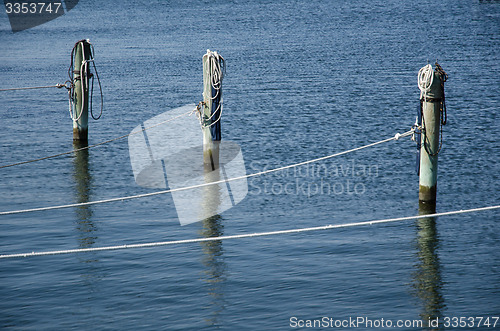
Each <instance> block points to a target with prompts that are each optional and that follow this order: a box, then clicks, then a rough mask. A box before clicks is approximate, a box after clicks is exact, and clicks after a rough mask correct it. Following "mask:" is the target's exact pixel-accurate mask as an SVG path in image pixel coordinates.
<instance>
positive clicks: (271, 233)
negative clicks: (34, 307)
mask: <svg viewBox="0 0 500 331" xmlns="http://www.w3.org/2000/svg"><path fill="white" fill-rule="evenodd" d="M498 208H500V205H497V206H489V207H480V208H473V209H466V210H455V211H448V212H443V213H434V214H427V215H418V216H407V217H398V218H388V219H382V220H372V221H362V222H354V223H345V224H330V225H323V226H316V227H309V228H296V229H290V230H278V231H269V232H257V233H245V234H237V235H232V236H219V237H208V238H194V239H183V240H171V241H160V242H152V243H143V244H130V245H117V246H105V247H90V248H77V249H68V250H59V251H46V252H31V253H18V254H5V255H0V259H8V258H19V257H32V256H47V255H61V254H73V253H86V252H100V251H113V250H119V249H130V248H147V247H158V246H167V245H181V244H190V243H200V242H207V241H219V240H228V239H244V238H254V237H264V236H274V235H280V234H291V233H301V232H310V231H320V230H330V229H340V228H349V227H356V226H365V225H374V224H382V223H391V222H401V221H407V220H417V219H422V218H430V217H441V216H450V215H458V214H465V213H472V212H480V211H486V210H494V209H498Z"/></svg>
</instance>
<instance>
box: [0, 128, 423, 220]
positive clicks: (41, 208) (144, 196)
mask: <svg viewBox="0 0 500 331" xmlns="http://www.w3.org/2000/svg"><path fill="white" fill-rule="evenodd" d="M413 132H414V129H411V130H410V131H407V132H405V133H402V134H399V133H397V134H396V135H394V136H393V137H391V138H387V139H383V140H380V141H377V142H374V143H371V144H367V145H364V146H360V147H356V148H352V149H348V150H345V151H342V152H338V153H334V154H330V155H326V156H322V157H319V158H316V159H311V160H307V161H303V162H299V163H294V164H290V165H287V166H283V167H278V168H274V169H269V170H264V171H260V172H255V173H252V174H248V175H244V176H239V177H232V178H228V179H223V180H219V181H214V182H209V183H203V184H198V185H193V186H185V187H179V188H175V189H168V190H163V191H156V192H151V193H144V194H137V195H130V196H125V197H118V198H110V199H103V200H97V201H89V202H82V203H72V204H67V205H58V206H49V207H39V208H30V209H21V210H11V211H4V212H0V216H2V215H12V214H21V213H28V212H35V211H47V210H56V209H63V208H72V207H80V206H90V205H97V204H102V203H109V202H116V201H125V200H131V199H139V198H146V197H152V196H156V195H160V194H166V193H171V192H178V191H185V190H191V189H195V188H200V187H205V186H211V185H217V184H221V183H228V182H231V181H235V180H241V179H246V178H251V177H256V176H261V175H264V174H268V173H273V172H278V171H282V170H286V169H290V168H295V167H299V166H303V165H306V164H310V163H315V162H319V161H324V160H328V159H331V158H333V157H337V156H341V155H345V154H348V153H352V152H356V151H359V150H362V149H365V148H369V147H373V146H377V145H380V144H383V143H387V142H389V141H392V140H399V139H400V138H404V137H408V136H411V135H412V134H413Z"/></svg>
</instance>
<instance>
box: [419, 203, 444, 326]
mask: <svg viewBox="0 0 500 331" xmlns="http://www.w3.org/2000/svg"><path fill="white" fill-rule="evenodd" d="M435 212H436V206H435V205H434V204H424V203H420V205H419V214H420V215H425V214H433V213H435ZM417 229H418V233H417V248H418V251H417V256H418V262H417V264H416V270H415V273H414V277H413V287H414V288H415V290H416V293H415V294H416V296H417V297H418V298H419V299H420V300H421V301H422V304H423V309H422V312H421V313H420V317H421V319H422V321H424V323H427V322H428V321H433V320H435V319H436V318H438V317H439V318H440V319H441V317H442V310H443V309H444V307H445V304H444V299H443V297H442V295H441V289H442V281H441V271H440V265H439V257H438V254H437V249H438V247H439V241H438V235H437V231H436V218H435V217H429V218H422V219H419V220H418V221H417ZM432 327H436V328H431V327H429V329H432V330H439V329H440V328H439V327H438V326H437V325H432Z"/></svg>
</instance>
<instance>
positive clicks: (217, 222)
mask: <svg viewBox="0 0 500 331" xmlns="http://www.w3.org/2000/svg"><path fill="white" fill-rule="evenodd" d="M219 171H220V168H219V166H218V157H217V158H214V163H213V166H212V164H211V165H208V166H205V182H213V181H218V180H220V177H221V176H220V173H219ZM220 199H221V193H220V188H219V185H209V186H206V187H205V188H204V190H203V203H202V211H201V213H202V214H203V215H213V213H214V212H215V211H216V210H217V208H218V207H219V204H220ZM202 224H203V228H202V229H201V231H200V234H201V235H202V236H203V237H205V238H209V237H218V236H222V235H223V234H224V226H223V225H222V217H221V216H220V215H218V214H216V215H214V216H211V217H208V218H204V219H203V221H202ZM200 244H201V246H202V249H203V253H204V255H203V259H202V262H203V265H204V266H205V267H206V270H205V271H204V273H203V280H204V281H205V282H206V283H207V284H208V286H209V287H208V288H209V292H208V294H209V296H210V297H211V303H210V310H211V311H212V315H211V317H210V318H207V319H206V322H207V324H209V325H218V321H217V318H218V315H219V314H220V313H221V312H222V310H223V309H224V286H225V280H226V276H225V271H226V263H225V262H224V256H223V253H224V249H223V247H222V241H220V240H216V241H208V242H202V243H200Z"/></svg>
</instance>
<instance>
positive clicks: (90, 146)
mask: <svg viewBox="0 0 500 331" xmlns="http://www.w3.org/2000/svg"><path fill="white" fill-rule="evenodd" d="M195 111H196V108H194V109H193V110H189V111H187V112H185V113H183V114H180V115H177V116H175V117H172V118H169V119H168V120H165V121H161V122H159V123H156V124H154V125H151V126H148V127H147V128H143V129H142V130H139V131H135V132H131V133H127V134H124V135H123V136H119V137H116V138H112V139H109V140H105V141H101V142H100V143H96V144H93V145H89V146H85V147H81V148H77V149H73V150H71V151H67V152H62V153H58V154H53V155H48V156H44V157H41V158H38V159H32V160H27V161H20V162H16V163H11V164H5V165H0V169H2V168H8V167H13V166H18V165H21V164H26V163H32V162H37V161H42V160H46V159H51V158H54V157H58V156H63V155H68V154H73V153H76V152H79V151H82V150H85V149H90V148H93V147H97V146H101V145H104V144H108V143H110V142H113V141H116V140H120V139H123V138H127V137H129V136H133V135H134V134H138V133H142V132H143V131H146V130H149V129H152V128H154V127H157V126H159V125H162V124H165V123H168V122H171V121H173V120H175V119H177V118H179V117H182V116H186V115H191V114H193V113H194V112H195Z"/></svg>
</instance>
